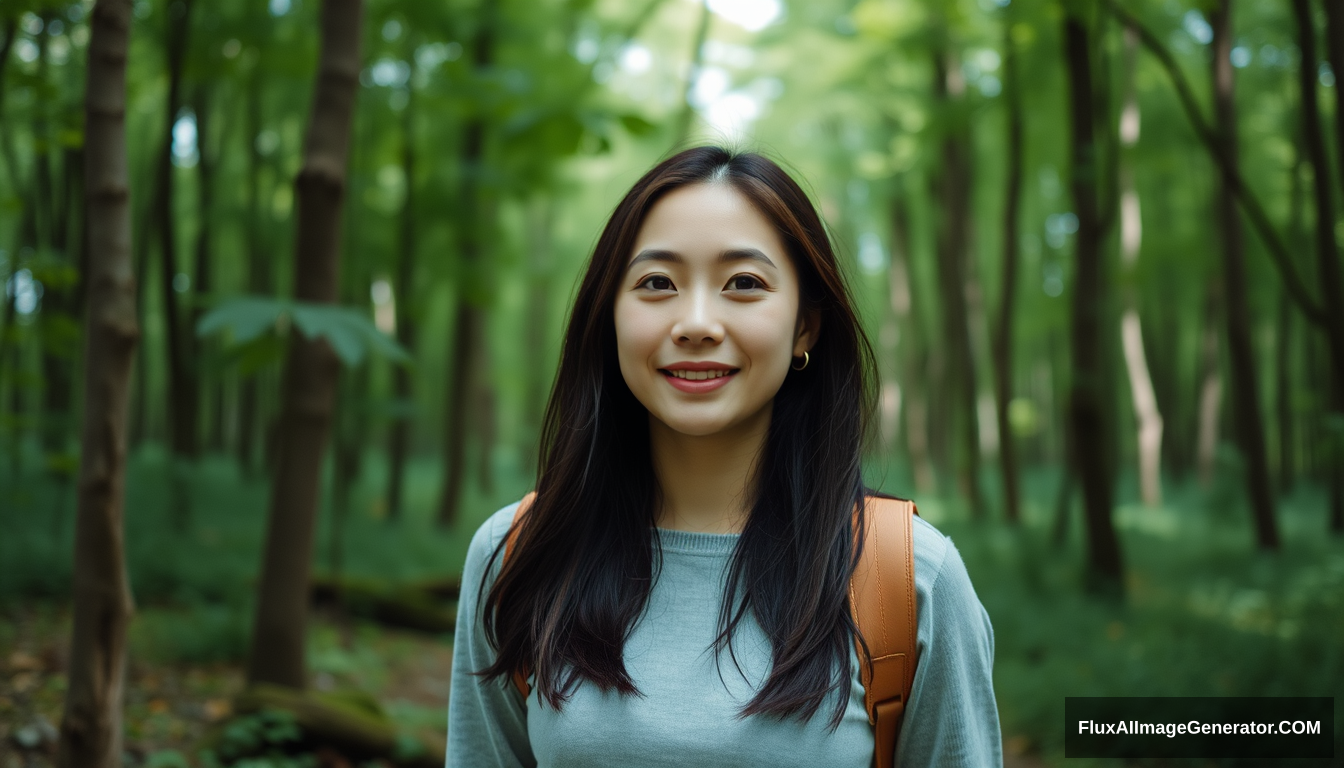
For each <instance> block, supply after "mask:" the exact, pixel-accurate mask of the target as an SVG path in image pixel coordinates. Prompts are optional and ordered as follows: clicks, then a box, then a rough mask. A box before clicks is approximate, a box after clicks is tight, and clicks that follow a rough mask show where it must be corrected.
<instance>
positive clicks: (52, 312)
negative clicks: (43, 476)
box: [38, 150, 86, 483]
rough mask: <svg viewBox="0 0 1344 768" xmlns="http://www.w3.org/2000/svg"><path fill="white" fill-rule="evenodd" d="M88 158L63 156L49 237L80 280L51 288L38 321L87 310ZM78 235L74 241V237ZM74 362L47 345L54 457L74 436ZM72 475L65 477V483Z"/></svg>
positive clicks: (47, 407)
mask: <svg viewBox="0 0 1344 768" xmlns="http://www.w3.org/2000/svg"><path fill="white" fill-rule="evenodd" d="M83 164H84V158H83V154H82V152H80V151H78V150H76V151H66V152H65V153H64V160H63V165H64V173H62V174H61V175H62V176H63V179H62V183H61V190H60V194H59V195H58V196H56V198H55V199H54V200H53V204H52V214H53V215H52V219H51V224H52V229H51V233H50V235H49V236H48V238H49V242H50V243H51V250H52V255H53V256H54V257H55V258H58V259H60V260H61V261H62V262H64V263H65V264H66V265H67V266H70V267H72V268H74V269H75V270H76V273H77V274H78V275H79V277H78V278H77V279H76V282H73V283H71V284H67V285H48V286H45V292H44V293H43V294H42V312H41V314H40V315H39V316H38V320H39V322H42V323H50V322H52V321H53V320H55V321H57V322H60V321H67V320H68V321H78V320H79V317H80V310H81V309H82V306H83V300H82V298H83V297H82V296H81V295H80V288H81V285H80V282H79V281H82V280H83V278H84V267H85V266H86V265H84V264H82V263H81V260H82V259H83V256H84V252H85V249H84V248H83V247H82V245H80V244H81V243H83V240H84V238H83V234H84V233H83V227H82V226H81V224H78V223H76V222H77V221H78V219H77V218H76V214H75V211H74V209H75V205H76V202H75V201H76V198H77V197H82V194H83V192H82V185H83V170H82V166H83ZM72 232H73V233H74V236H73V237H71V233H72ZM74 363H75V361H74V360H73V359H72V357H71V356H70V354H69V352H68V351H67V350H65V349H62V348H61V347H59V346H54V345H46V344H44V345H42V443H43V445H42V447H43V450H44V451H45V452H46V453H47V454H49V455H63V454H64V453H65V452H66V450H67V448H68V445H67V443H68V440H69V437H70V435H71V434H72V433H73V432H74V426H75V424H74V415H75V414H74V412H73V410H74V396H75V389H74V384H75V382H74V376H75V370H74ZM67 479H69V478H68V476H63V477H62V478H61V482H62V483H64V482H65V481H66V480H67Z"/></svg>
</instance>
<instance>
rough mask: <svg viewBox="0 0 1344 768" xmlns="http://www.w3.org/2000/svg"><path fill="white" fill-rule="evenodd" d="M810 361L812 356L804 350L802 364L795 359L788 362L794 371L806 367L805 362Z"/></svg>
mask: <svg viewBox="0 0 1344 768" xmlns="http://www.w3.org/2000/svg"><path fill="white" fill-rule="evenodd" d="M810 362H812V358H811V356H810V355H808V354H807V353H806V352H804V353H803V364H802V365H798V364H797V361H796V360H795V361H794V362H792V363H789V367H790V368H792V369H793V370H795V371H801V370H803V369H804V368H806V367H807V364H808V363H810Z"/></svg>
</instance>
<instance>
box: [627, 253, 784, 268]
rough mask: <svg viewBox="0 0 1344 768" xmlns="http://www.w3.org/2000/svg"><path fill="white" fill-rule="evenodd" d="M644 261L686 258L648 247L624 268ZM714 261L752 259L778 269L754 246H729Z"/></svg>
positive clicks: (677, 260) (678, 260)
mask: <svg viewBox="0 0 1344 768" xmlns="http://www.w3.org/2000/svg"><path fill="white" fill-rule="evenodd" d="M646 261H661V262H665V263H669V264H685V263H686V260H685V259H684V258H682V257H681V254H679V253H677V252H676V251H664V250H658V249H655V248H649V249H645V250H643V251H640V252H639V255H637V256H635V258H633V259H631V260H630V263H629V264H628V265H626V267H625V268H626V270H627V271H628V270H631V269H634V268H635V266H636V265H638V264H642V263H644V262H646ZM714 261H715V263H718V264H727V263H729V262H734V261H754V262H757V263H759V264H764V265H765V266H767V267H770V268H771V269H779V267H776V266H775V262H773V261H771V260H770V257H769V256H766V255H765V254H764V253H762V252H761V251H760V250H758V249H756V248H729V249H728V250H726V251H724V252H722V253H720V254H719V257H718V258H717V259H715V260H714Z"/></svg>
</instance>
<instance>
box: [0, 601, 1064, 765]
mask: <svg viewBox="0 0 1344 768" xmlns="http://www.w3.org/2000/svg"><path fill="white" fill-rule="evenodd" d="M0 622H4V623H7V624H9V627H8V628H7V631H5V633H4V634H3V635H0V768H54V766H55V756H56V737H57V728H58V727H59V725H60V722H61V708H62V705H63V702H64V697H65V685H66V665H67V650H66V649H67V645H68V642H69V640H68V637H69V617H68V615H66V614H64V613H59V612H57V613H53V612H50V611H42V610H33V609H18V610H10V611H9V612H8V613H4V614H0ZM313 631H314V632H315V633H316V634H317V635H318V636H319V637H324V638H325V642H318V643H316V645H318V646H319V648H318V650H317V651H316V652H315V653H314V656H316V657H317V658H316V659H315V660H314V659H310V663H312V662H313V661H316V663H315V664H313V665H314V666H316V667H327V669H320V670H319V671H317V672H315V673H314V674H313V675H312V685H313V686H314V687H315V688H319V689H330V688H335V687H338V686H351V687H358V688H361V689H362V690H365V691H368V692H370V693H372V694H373V695H374V696H375V697H376V698H377V699H378V700H379V702H381V703H382V704H383V705H384V706H385V707H387V708H389V709H390V710H394V711H398V712H399V713H405V712H407V711H410V712H412V713H414V716H416V717H417V718H418V719H426V720H432V718H434V717H436V716H437V717H439V722H445V721H446V712H447V701H448V683H449V679H450V676H451V672H452V647H451V646H450V645H449V644H447V643H445V642H443V641H442V640H441V639H439V638H435V637H428V636H425V635H420V634H416V633H413V632H403V631H400V630H394V629H387V628H382V627H377V628H375V627H372V626H370V625H363V626H353V625H351V624H350V623H348V622H345V621H342V620H341V619H339V618H338V617H335V616H332V615H329V614H319V615H317V616H315V618H314V627H313ZM11 638H12V642H11V641H10V639H11ZM333 658H334V659H336V661H333ZM127 672H128V678H127V688H126V705H125V710H124V711H125V719H126V731H127V738H126V743H125V751H126V759H125V762H124V765H125V768H141V767H143V766H147V765H152V764H153V762H154V756H155V755H156V754H161V753H164V752H166V751H168V750H175V751H177V752H179V753H181V754H183V755H186V756H188V757H191V758H193V762H194V755H195V753H196V752H197V746H198V744H199V742H200V741H201V739H202V738H203V737H204V736H205V735H206V733H207V732H208V730H209V729H210V727H211V726H212V725H214V724H216V723H219V722H221V721H223V720H224V719H226V718H227V717H228V716H229V715H230V714H232V710H231V704H230V702H231V700H232V698H233V696H234V695H235V694H237V693H238V692H239V691H241V690H242V688H243V668H242V665H241V664H210V665H192V666H184V665H171V664H153V663H149V662H146V661H144V660H142V659H136V658H131V659H130V661H129V662H128V670H127ZM319 757H320V760H321V762H320V765H321V766H323V768H352V764H351V763H350V762H349V761H347V760H345V759H344V758H342V757H341V756H340V755H336V754H334V753H322V754H320V755H319ZM1044 766H1045V763H1043V762H1041V761H1040V760H1039V758H1037V757H1036V756H1034V755H1032V754H1029V753H1028V746H1027V741H1026V740H1025V739H1021V738H1012V737H1009V738H1007V739H1005V740H1004V767H1005V768H1044Z"/></svg>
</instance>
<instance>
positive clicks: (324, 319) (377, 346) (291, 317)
mask: <svg viewBox="0 0 1344 768" xmlns="http://www.w3.org/2000/svg"><path fill="white" fill-rule="evenodd" d="M289 323H292V324H293V326H294V327H295V328H297V329H298V330H299V332H300V333H302V334H303V335H304V336H306V337H307V338H309V339H326V340H327V342H328V343H329V344H331V348H332V350H333V351H334V352H335V353H336V356H337V357H339V358H340V359H341V362H343V363H345V365H346V366H347V367H353V366H356V365H359V364H360V363H361V362H362V361H363V360H364V358H365V357H367V356H369V355H373V354H376V355H381V356H383V357H386V358H388V359H389V360H391V361H392V362H395V363H400V364H409V363H410V356H409V355H408V354H407V353H406V350H404V349H402V348H401V347H400V346H399V345H398V344H397V342H396V341H394V340H393V339H391V338H388V336H387V335H386V334H384V333H383V332H382V331H380V330H378V328H377V327H375V326H374V324H373V322H372V321H370V320H369V318H368V316H367V315H366V314H364V313H363V312H361V311H359V310H357V309H355V308H353V307H342V306H334V305H330V304H312V303H308V302H301V301H291V300H288V299H276V298H271V297H269V296H238V297H234V298H231V299H226V300H224V301H222V302H220V303H219V304H217V305H215V307H214V308H213V309H211V310H210V311H209V312H208V313H206V314H205V315H204V316H203V317H202V318H201V319H200V320H199V321H198V322H197V324H196V334H197V335H198V336H203V337H204V336H210V335H212V334H216V333H221V332H222V333H224V334H226V337H227V339H228V340H229V341H230V342H232V343H233V344H235V345H238V346H244V345H247V344H248V343H250V342H254V341H256V340H258V339H259V338H260V337H261V336H262V334H264V333H267V332H275V333H279V332H280V329H281V328H284V327H285V326H286V325H288V324H289ZM253 349H257V348H255V347H254V348H253ZM268 349H269V348H268Z"/></svg>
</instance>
